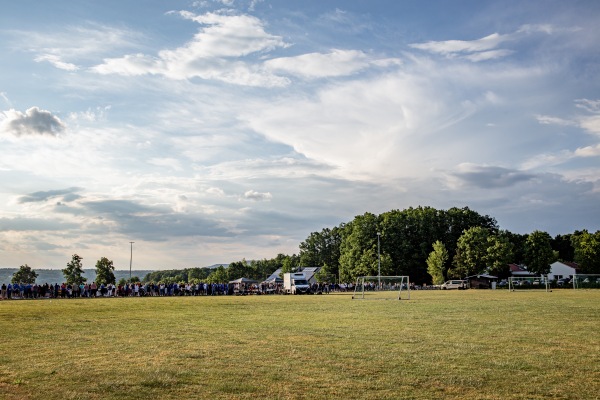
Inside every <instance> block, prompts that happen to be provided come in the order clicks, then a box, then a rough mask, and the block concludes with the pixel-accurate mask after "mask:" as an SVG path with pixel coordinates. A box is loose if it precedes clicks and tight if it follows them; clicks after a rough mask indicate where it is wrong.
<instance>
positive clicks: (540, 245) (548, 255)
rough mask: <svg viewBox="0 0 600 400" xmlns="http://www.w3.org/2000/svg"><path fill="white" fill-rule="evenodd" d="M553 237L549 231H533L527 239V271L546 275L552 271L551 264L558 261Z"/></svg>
mask: <svg viewBox="0 0 600 400" xmlns="http://www.w3.org/2000/svg"><path fill="white" fill-rule="evenodd" d="M551 242H552V237H551V236H550V235H549V234H548V233H547V232H542V231H538V230H536V231H533V232H532V233H530V234H529V236H527V240H526V241H525V265H526V266H527V271H529V272H530V273H532V274H534V275H546V274H548V273H549V272H550V264H551V263H552V262H554V261H556V257H557V256H556V254H555V253H554V250H552V245H551Z"/></svg>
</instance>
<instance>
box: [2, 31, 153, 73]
mask: <svg viewBox="0 0 600 400" xmlns="http://www.w3.org/2000/svg"><path fill="white" fill-rule="evenodd" d="M9 33H10V34H11V35H12V37H13V39H12V41H11V44H12V45H13V46H14V47H15V48H18V49H19V50H21V49H27V51H30V52H33V53H35V54H37V55H36V56H35V57H34V60H35V61H36V62H49V63H50V64H52V65H53V66H54V67H56V68H59V69H63V70H66V71H76V70H78V69H80V66H79V65H77V64H75V63H74V62H73V61H80V62H83V61H84V60H90V59H95V58H96V57H97V56H99V55H103V54H107V53H110V52H113V51H115V50H118V49H125V48H130V47H133V46H138V45H139V44H140V43H141V42H142V40H143V39H144V36H143V35H142V34H140V33H137V32H133V31H130V30H127V29H123V28H118V27H112V26H106V25H101V24H96V23H93V22H88V23H86V24H83V25H71V26H66V27H65V28H64V29H62V30H54V31H52V32H43V31H36V32H32V31H10V32H9Z"/></svg>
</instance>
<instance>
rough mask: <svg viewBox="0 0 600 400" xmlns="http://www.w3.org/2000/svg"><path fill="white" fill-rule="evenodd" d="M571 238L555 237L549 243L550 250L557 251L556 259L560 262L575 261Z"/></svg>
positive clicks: (570, 236) (567, 236) (571, 236)
mask: <svg viewBox="0 0 600 400" xmlns="http://www.w3.org/2000/svg"><path fill="white" fill-rule="evenodd" d="M573 236H574V235H571V234H567V235H556V236H555V237H554V239H552V241H551V245H552V250H554V251H558V259H559V260H561V261H575V248H574V247H573Z"/></svg>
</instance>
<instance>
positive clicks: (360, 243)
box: [12, 206, 600, 285]
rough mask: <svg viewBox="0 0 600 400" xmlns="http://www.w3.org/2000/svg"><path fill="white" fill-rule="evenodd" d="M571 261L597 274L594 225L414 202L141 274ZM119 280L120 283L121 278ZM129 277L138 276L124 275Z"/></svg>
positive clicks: (439, 270) (152, 278)
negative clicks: (261, 254) (240, 253)
mask: <svg viewBox="0 0 600 400" xmlns="http://www.w3.org/2000/svg"><path fill="white" fill-rule="evenodd" d="M557 260H561V261H575V262H577V263H578V266H579V269H580V272H581V273H588V274H592V273H597V274H600V231H597V232H595V233H590V232H588V231H587V230H582V231H575V232H574V233H572V234H565V235H557V236H555V237H554V238H553V237H551V236H550V235H549V234H548V233H546V232H543V231H538V230H536V231H534V232H532V233H530V234H516V233H512V232H509V231H507V230H501V229H500V228H499V226H498V223H497V222H496V220H495V219H494V218H492V217H490V216H488V215H481V214H479V213H477V212H476V211H473V210H471V209H469V208H468V207H464V208H456V207H454V208H450V209H448V210H437V209H435V208H433V207H421V206H420V207H416V208H412V207H411V208H408V209H405V210H402V211H400V210H392V211H388V212H385V213H383V214H380V215H375V214H372V213H368V212H367V213H365V214H363V215H358V216H356V217H355V218H354V219H353V220H352V221H350V222H347V223H342V224H340V225H339V226H336V227H332V228H324V229H322V230H321V231H320V232H312V233H311V234H310V235H309V236H308V237H307V238H306V239H305V240H304V241H302V242H301V243H300V245H299V254H297V255H296V254H292V255H284V254H278V255H277V256H276V257H275V258H272V259H263V260H252V261H246V260H245V259H244V260H241V261H235V262H232V263H230V264H229V265H228V266H227V267H224V266H219V267H218V268H216V269H211V268H186V269H173V270H161V271H155V272H152V273H149V274H147V275H146V276H145V277H144V278H143V279H142V280H143V281H145V282H165V283H176V282H186V283H198V282H206V283H223V282H228V281H231V280H234V279H237V278H241V277H246V278H251V279H256V280H264V279H266V278H267V277H268V276H270V275H271V274H272V273H273V272H275V271H276V270H277V269H279V268H281V269H282V273H285V272H291V271H294V270H296V269H298V268H300V267H321V270H320V271H319V274H318V276H317V279H319V280H321V281H334V280H337V281H339V282H353V281H355V280H356V278H357V277H359V276H368V275H378V274H379V273H381V275H383V276H385V275H408V276H410V277H411V281H413V282H419V283H420V282H422V283H434V284H439V283H442V282H444V280H446V279H449V278H462V277H466V276H470V275H476V274H480V273H483V272H487V273H490V274H492V275H496V276H498V277H501V278H504V277H507V276H509V275H510V271H509V267H508V264H509V263H514V264H523V265H526V266H527V269H528V270H529V271H530V272H531V273H532V274H535V275H543V274H547V273H548V272H549V269H550V264H551V263H552V262H554V261H557ZM62 272H63V275H64V277H65V280H66V282H67V284H77V285H79V284H81V283H83V282H85V280H86V278H85V277H83V276H82V275H83V267H82V258H81V257H80V256H78V255H77V254H74V255H73V257H72V259H71V261H70V262H68V263H67V267H66V268H65V269H63V270H62ZM36 277H37V274H36V273H35V271H33V270H32V269H31V268H30V267H29V266H28V265H27V264H25V265H22V266H21V267H20V269H19V271H17V272H16V273H15V274H14V275H13V279H12V280H13V282H14V283H18V282H21V283H33V282H35V278H36ZM122 281H123V282H119V283H121V284H124V283H126V280H124V279H122ZM131 281H134V282H136V281H140V278H138V277H135V279H134V278H133V277H132V279H131ZM96 283H97V284H101V283H104V284H109V283H112V284H115V283H116V282H115V276H114V266H113V262H112V261H111V260H109V259H107V258H106V257H102V258H101V259H100V260H98V261H97V263H96Z"/></svg>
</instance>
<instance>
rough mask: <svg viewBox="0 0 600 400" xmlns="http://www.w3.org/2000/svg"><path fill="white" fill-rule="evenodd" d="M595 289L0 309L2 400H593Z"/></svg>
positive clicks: (597, 363) (598, 338)
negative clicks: (385, 298) (398, 298)
mask: <svg viewBox="0 0 600 400" xmlns="http://www.w3.org/2000/svg"><path fill="white" fill-rule="evenodd" d="M599 328H600V291H597V290H596V291H593V290H580V291H575V290H555V291H554V292H552V293H546V292H522V293H511V292H508V291H477V290H467V291H420V292H419V291H413V292H411V300H409V301H404V300H403V301H358V300H351V299H350V295H340V294H335V295H334V294H332V295H323V296H248V297H178V298H127V299H95V300H89V299H85V300H52V301H50V300H39V301H2V302H0V330H1V332H2V333H1V335H2V336H1V339H2V340H1V342H0V398H10V399H19V398H23V399H46V398H61V399H78V398H86V399H111V398H133V399H138V398H139V399H148V398H160V399H175V398H177V399H183V398H211V399H256V398H268V399H278V398H279V399H316V398H324V399H337V398H339V399H386V398H389V399H403V398H406V399H434V398H447V399H452V398H456V399H459V398H460V399H465V398H469V399H597V398H600V329H599Z"/></svg>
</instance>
